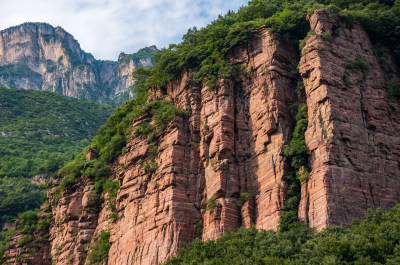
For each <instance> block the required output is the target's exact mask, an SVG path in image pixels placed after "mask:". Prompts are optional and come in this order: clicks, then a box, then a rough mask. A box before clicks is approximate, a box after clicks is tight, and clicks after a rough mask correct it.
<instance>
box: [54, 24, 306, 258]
mask: <svg viewBox="0 0 400 265" xmlns="http://www.w3.org/2000/svg"><path fill="white" fill-rule="evenodd" d="M278 39H279V37H278V36H275V35H272V34H270V33H269V32H268V29H266V28H263V29H261V31H260V33H259V34H258V35H257V36H256V37H255V38H254V39H253V40H252V41H251V42H250V43H249V44H248V46H247V47H241V48H239V49H237V50H235V51H234V52H233V53H232V55H231V59H232V61H234V63H235V64H236V65H237V70H238V71H237V73H236V74H235V75H234V76H232V79H229V80H228V79H226V80H219V81H218V84H217V86H216V87H215V88H214V89H210V88H208V87H202V86H200V85H198V84H196V83H193V81H191V78H190V76H188V75H187V74H183V75H182V78H180V79H179V80H177V81H176V82H173V83H171V84H169V85H168V86H167V88H166V91H165V92H164V93H162V92H160V91H154V92H153V95H154V96H155V97H164V98H167V99H168V100H170V101H172V102H174V103H176V105H177V106H178V107H180V108H182V109H185V108H188V107H190V109H191V110H192V115H191V116H190V117H186V116H185V117H182V116H178V117H177V118H175V119H174V120H173V121H172V122H171V123H170V124H169V125H168V126H167V128H166V130H165V131H164V132H163V134H162V135H161V136H160V140H159V144H158V155H157V158H156V162H157V164H158V167H157V170H156V171H155V172H154V173H151V174H149V173H147V172H146V171H145V169H144V167H143V162H142V161H145V159H146V157H147V153H148V152H149V149H150V148H151V146H150V144H149V143H148V142H147V139H146V137H143V136H139V135H136V134H135V133H133V134H132V137H131V139H132V140H131V141H130V142H129V143H128V145H127V146H126V149H125V150H126V152H125V155H123V156H121V157H119V159H118V160H117V161H116V162H115V163H114V165H113V170H112V172H113V173H112V176H110V177H111V178H114V179H117V180H118V181H119V184H120V189H119V192H118V196H117V200H116V212H117V214H118V218H117V219H116V220H115V221H114V222H112V221H111V219H110V218H109V217H110V215H111V211H109V210H107V209H108V208H109V207H107V202H106V203H105V204H104V205H102V207H101V208H102V209H103V210H102V211H101V212H100V214H90V213H88V211H87V204H88V201H89V199H88V198H89V196H90V194H91V191H92V190H93V186H92V184H91V183H90V182H89V181H88V180H87V179H85V178H82V179H79V180H76V181H75V184H74V186H73V187H72V188H71V189H67V190H66V191H65V192H63V194H62V198H61V200H60V201H59V202H58V203H55V201H54V195H52V194H53V192H52V191H54V189H55V188H56V187H57V182H56V181H55V182H53V184H52V188H51V189H50V191H49V197H50V201H51V202H52V204H53V205H55V207H54V206H53V207H54V218H55V224H54V225H53V226H52V228H51V245H52V256H53V260H55V261H56V262H57V264H81V263H82V262H84V261H85V257H86V256H87V253H88V248H87V245H88V243H93V242H94V241H95V240H96V238H97V237H98V235H99V233H100V232H101V231H103V230H107V229H109V230H110V231H111V238H110V243H111V249H110V252H109V258H108V263H109V264H158V263H161V262H164V261H165V260H166V259H167V258H168V257H170V256H172V255H174V254H176V253H177V251H178V250H179V249H180V248H182V247H184V246H185V245H187V244H188V243H190V242H191V241H192V240H194V239H195V238H197V237H201V238H203V239H205V240H206V239H214V238H217V237H219V236H220V235H221V234H222V233H224V232H225V231H227V230H236V229H237V228H238V227H240V226H245V227H249V226H250V225H251V224H255V225H256V226H257V227H258V228H263V229H276V227H277V225H278V223H279V217H280V208H281V207H282V205H283V201H284V199H285V197H286V187H287V185H286V183H285V180H284V176H285V174H286V173H287V171H288V170H289V165H288V161H286V159H285V158H284V157H283V155H282V151H283V148H284V147H285V146H286V145H287V144H288V142H289V141H290V134H291V129H292V109H291V107H290V106H291V105H292V104H293V103H294V102H296V101H297V96H296V94H295V93H294V89H295V82H294V80H293V79H292V78H291V76H290V74H289V72H288V70H287V69H288V68H290V67H295V65H292V64H293V62H296V61H297V60H298V59H296V52H295V48H294V47H291V46H287V45H277V43H278ZM143 121H149V122H150V121H151V120H149V117H147V116H142V117H140V118H138V119H136V120H135V121H134V122H133V124H132V126H133V127H136V126H138V125H139V124H140V123H142V122H143ZM133 131H135V130H133ZM88 157H91V154H90V152H89V153H88V155H87V158H88ZM89 159H90V158H89ZM250 191H253V192H254V195H252V197H250V198H248V200H245V201H244V202H242V203H241V204H240V201H241V197H243V194H245V193H246V192H247V193H250ZM106 196H107V195H105V197H106ZM103 201H106V200H103ZM73 233H75V237H73V236H71V234H73ZM57 249H58V251H59V252H58V253H61V254H60V255H59V256H58V255H56V251H57Z"/></svg>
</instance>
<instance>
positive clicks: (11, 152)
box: [0, 88, 113, 177]
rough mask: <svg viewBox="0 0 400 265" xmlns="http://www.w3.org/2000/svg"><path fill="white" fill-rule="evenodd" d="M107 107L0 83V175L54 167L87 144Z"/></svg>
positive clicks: (46, 170)
mask: <svg viewBox="0 0 400 265" xmlns="http://www.w3.org/2000/svg"><path fill="white" fill-rule="evenodd" d="M112 110H113V108H112V107H111V106H108V105H100V104H98V103H94V102H89V101H85V100H78V99H73V98H66V97H62V96H60V95H57V94H55V93H51V92H44V91H32V90H22V89H6V88H0V146H1V148H0V177H4V176H9V177H18V176H23V177H32V176H34V175H36V174H38V173H52V172H56V171H57V170H58V169H59V168H60V167H61V166H62V165H63V164H64V163H65V162H66V161H69V160H71V159H73V158H74V157H75V156H76V155H77V154H79V152H80V151H81V150H82V149H83V148H84V147H85V146H87V145H88V144H90V139H91V138H92V137H94V135H95V134H96V131H97V129H98V128H99V127H100V126H101V125H102V124H104V123H105V121H106V119H107V117H108V116H109V115H110V114H111V112H112Z"/></svg>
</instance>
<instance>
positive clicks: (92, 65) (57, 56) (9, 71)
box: [0, 23, 157, 101]
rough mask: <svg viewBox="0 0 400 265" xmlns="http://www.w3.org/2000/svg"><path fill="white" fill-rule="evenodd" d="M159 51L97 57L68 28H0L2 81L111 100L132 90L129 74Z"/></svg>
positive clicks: (32, 25)
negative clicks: (105, 58) (112, 57)
mask: <svg viewBox="0 0 400 265" xmlns="http://www.w3.org/2000/svg"><path fill="white" fill-rule="evenodd" d="M156 50H157V48H156V47H155V46H151V47H148V48H144V49H141V50H139V51H138V52H137V53H136V54H124V53H121V54H120V56H119V58H118V61H117V62H115V61H101V60H96V59H95V58H94V57H93V56H92V55H91V54H89V53H86V52H84V51H83V50H82V49H81V48H80V45H79V43H78V42H77V41H76V40H75V39H74V38H73V36H72V35H70V34H69V33H68V32H66V31H65V30H64V29H63V28H61V27H56V28H54V27H52V26H51V25H49V24H46V23H24V24H21V25H19V26H15V27H12V28H8V29H5V30H2V31H0V85H1V86H5V87H8V88H24V89H33V90H46V91H52V92H56V93H59V94H61V95H64V96H69V97H75V98H85V99H91V100H99V101H112V100H114V99H115V98H116V97H118V96H120V95H121V94H123V93H124V92H126V93H128V92H130V91H129V88H130V86H132V83H133V80H132V78H131V77H130V74H131V73H132V72H133V71H134V70H135V69H136V68H138V67H148V66H151V65H152V64H153V58H152V54H153V53H154V51H156ZM131 96H132V95H131Z"/></svg>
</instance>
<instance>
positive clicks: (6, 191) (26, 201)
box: [0, 177, 46, 227]
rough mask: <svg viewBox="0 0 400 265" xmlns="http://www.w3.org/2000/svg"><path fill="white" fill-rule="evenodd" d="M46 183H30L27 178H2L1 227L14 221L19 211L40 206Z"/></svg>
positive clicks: (0, 194)
mask: <svg viewBox="0 0 400 265" xmlns="http://www.w3.org/2000/svg"><path fill="white" fill-rule="evenodd" d="M45 190H46V185H36V184H32V183H30V181H29V180H28V179H26V178H22V177H17V178H9V177H5V178H0V227H1V226H2V225H3V224H4V223H9V222H13V221H14V220H15V219H16V218H17V216H18V214H19V213H21V212H25V211H28V210H33V209H36V208H39V207H40V205H41V204H42V202H43V198H44V197H45V195H46V194H45Z"/></svg>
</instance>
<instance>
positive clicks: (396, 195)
mask: <svg viewBox="0 0 400 265" xmlns="http://www.w3.org/2000/svg"><path fill="white" fill-rule="evenodd" d="M309 21H310V26H311V30H314V31H315V33H316V34H317V35H312V36H311V37H310V38H309V39H308V41H307V44H306V46H305V47H304V49H303V51H302V52H303V56H302V58H301V60H300V73H301V75H302V77H303V79H304V85H305V89H306V94H307V104H308V116H309V124H308V129H307V132H306V142H307V146H308V148H309V151H310V166H311V168H312V172H311V174H310V177H309V180H308V184H306V187H303V194H302V202H301V204H300V206H301V207H300V212H299V216H300V217H301V219H302V220H303V221H305V222H309V224H310V226H311V227H314V228H317V229H318V230H321V229H322V228H324V227H326V226H327V225H331V224H343V223H348V222H350V221H351V220H352V219H353V218H356V219H358V218H361V217H362V216H363V215H364V212H365V210H366V209H368V208H378V207H381V208H386V209H387V208H390V207H392V206H394V205H395V203H397V202H399V200H400V167H399V162H400V157H399V155H400V134H399V130H400V113H399V112H398V111H395V110H396V109H397V110H398V109H400V105H399V104H398V102H396V101H395V100H393V99H388V96H387V85H386V83H387V82H388V81H399V80H398V74H397V67H396V65H395V63H394V62H393V60H392V59H391V57H390V53H389V56H388V60H387V64H388V66H389V67H388V69H386V71H385V69H384V68H382V66H381V65H380V64H379V61H378V58H377V57H376V56H375V55H374V47H373V45H372V43H371V41H370V39H369V37H368V35H367V34H366V32H365V31H364V30H363V29H362V27H361V26H360V25H359V24H355V25H354V26H353V27H350V26H349V25H348V24H346V23H344V22H342V21H340V19H339V18H338V16H337V15H335V14H334V13H333V12H330V11H327V10H318V11H316V12H315V13H314V14H313V15H312V16H311V17H310V18H309ZM328 32H329V33H328ZM328 35H331V38H329V37H328ZM357 61H358V62H363V63H361V64H359V66H355V67H354V65H355V62H357ZM352 68H353V69H352Z"/></svg>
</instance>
